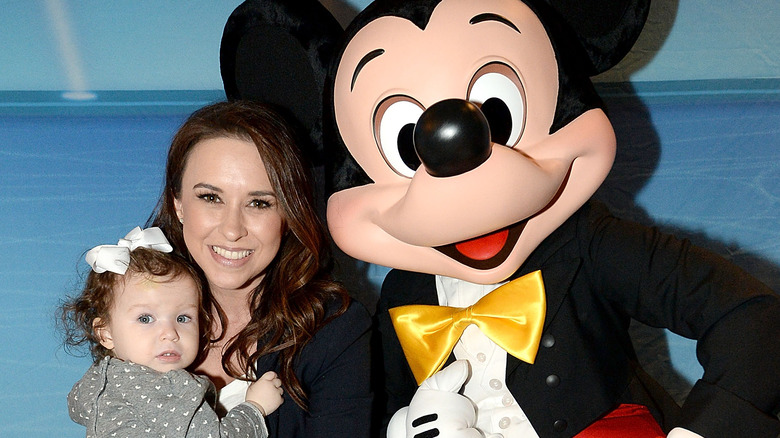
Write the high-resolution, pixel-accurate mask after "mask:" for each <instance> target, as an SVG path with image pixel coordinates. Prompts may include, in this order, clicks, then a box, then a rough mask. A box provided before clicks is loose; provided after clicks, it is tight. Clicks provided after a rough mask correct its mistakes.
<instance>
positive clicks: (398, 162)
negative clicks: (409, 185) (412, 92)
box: [374, 98, 423, 178]
mask: <svg viewBox="0 0 780 438" xmlns="http://www.w3.org/2000/svg"><path fill="white" fill-rule="evenodd" d="M388 102H389V104H383V105H381V106H380V110H379V111H378V112H377V120H376V121H375V122H374V123H375V128H374V129H375V131H376V134H375V136H376V139H377V142H378V143H379V150H380V151H382V156H383V157H384V158H385V161H386V162H387V164H388V165H389V166H390V167H391V168H392V169H393V170H394V171H395V172H396V173H397V174H399V175H401V176H405V177H407V178H411V177H412V176H413V175H414V172H415V171H416V170H417V168H418V167H420V159H419V158H418V157H417V152H415V150H414V137H413V133H414V126H415V124H417V120H418V119H419V118H420V116H421V115H422V113H423V109H422V108H421V107H420V106H419V105H418V104H417V103H415V102H412V101H410V100H403V99H400V98H395V100H390V101H388Z"/></svg>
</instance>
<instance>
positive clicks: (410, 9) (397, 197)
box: [222, 0, 780, 438]
mask: <svg viewBox="0 0 780 438" xmlns="http://www.w3.org/2000/svg"><path fill="white" fill-rule="evenodd" d="M277 3H278V4H277ZM283 3H284V2H273V1H265V2H247V3H246V4H244V5H242V6H241V7H239V9H237V11H236V13H234V16H233V17H231V21H229V22H228V26H227V27H226V34H225V38H223V47H222V50H223V52H222V56H223V58H222V60H223V78H224V79H225V84H226V90H230V89H235V88H241V86H242V84H243V86H244V88H245V89H246V90H250V89H251V90H254V91H258V92H259V94H258V95H257V96H252V97H255V98H261V99H271V100H274V99H276V100H275V101H276V102H278V103H279V104H280V105H285V98H284V89H283V88H282V87H280V86H279V81H282V79H278V78H275V77H274V76H275V75H274V74H268V71H269V70H274V71H276V73H277V74H279V75H280V77H282V76H283V77H284V81H289V80H290V78H291V77H293V78H298V77H301V75H297V74H296V72H298V71H309V70H310V69H313V70H314V71H320V70H318V68H317V66H319V65H323V64H324V63H323V59H324V58H331V57H332V58H333V63H332V69H331V71H330V76H329V79H328V80H327V81H325V82H324V88H323V89H324V94H323V95H322V98H323V101H324V102H325V108H324V112H323V113H318V114H317V117H314V118H315V119H316V120H317V123H320V124H321V127H322V129H320V130H315V131H316V132H318V133H319V134H322V133H323V132H324V133H325V134H324V135H321V136H320V137H319V141H320V143H319V145H320V146H321V150H324V153H322V155H321V158H322V160H323V161H324V162H325V164H327V165H328V166H329V169H330V171H331V172H330V175H331V176H332V177H333V178H334V179H335V189H334V191H335V193H334V194H333V195H332V196H331V197H330V199H329V200H328V204H327V221H328V226H329V229H330V231H331V234H332V236H333V238H334V241H335V242H336V244H337V245H338V246H339V247H340V248H341V249H342V250H344V251H345V252H346V253H347V254H349V255H351V256H353V257H355V258H357V259H361V260H364V261H368V262H371V263H376V264H379V265H383V266H388V267H392V268H394V269H393V270H392V271H391V272H390V273H389V274H388V275H387V278H386V279H385V281H384V284H383V287H382V293H381V297H380V301H379V306H378V310H377V320H378V330H379V332H380V333H381V338H382V357H383V359H382V363H381V366H382V368H383V370H384V391H386V393H387V418H388V419H389V417H391V416H392V420H390V424H389V426H388V428H387V435H388V436H390V437H393V438H395V437H433V436H444V437H480V436H486V437H500V436H507V437H535V436H539V437H558V436H567V437H568V436H579V437H611V436H615V437H618V436H619V437H626V436H633V437H656V436H664V431H671V432H669V435H668V436H669V437H673V438H674V437H686V436H687V437H696V436H706V437H720V436H723V437H733V436H750V437H776V436H777V435H778V434H780V421H778V418H777V415H778V412H779V411H780V373H778V372H777V370H778V369H780V352H779V351H777V349H775V348H772V347H773V346H774V344H775V342H776V340H777V339H779V338H780V299H778V295H776V294H775V293H774V292H773V291H771V290H770V289H768V288H767V287H766V286H765V285H764V284H762V283H761V282H759V281H758V280H756V279H754V278H753V277H751V276H749V275H748V274H746V273H745V272H743V271H742V270H741V269H739V268H737V267H736V266H734V265H732V264H730V263H728V262H726V261H725V260H723V259H722V258H720V257H718V256H716V255H714V254H712V253H709V252H706V251H704V250H702V249H700V248H697V247H694V246H692V245H691V244H690V243H689V242H688V241H685V240H678V239H676V238H674V237H673V236H669V235H665V234H662V233H660V232H659V231H658V230H656V229H653V228H647V227H643V226H639V225H637V224H634V223H630V222H626V221H623V220H620V219H618V218H616V217H614V216H612V215H611V214H610V213H609V212H608V211H607V210H606V208H605V207H604V206H603V205H601V204H599V203H597V202H595V201H592V200H590V198H591V196H592V195H593V193H594V192H595V191H596V189H597V188H598V187H599V186H600V185H601V184H602V183H603V181H604V179H605V178H606V176H607V174H608V172H609V170H610V168H611V166H612V163H613V161H614V156H615V148H616V140H615V135H614V132H613V129H612V125H611V123H610V121H609V119H608V118H607V116H606V114H605V112H604V111H603V109H602V108H601V106H602V104H601V101H600V100H599V98H598V96H597V94H596V93H595V91H594V89H593V87H592V84H591V82H590V79H589V77H590V76H593V75H595V74H597V73H600V72H602V71H605V70H607V69H609V68H610V67H612V66H613V65H615V64H616V63H617V62H618V61H619V60H620V59H621V58H622V57H623V56H624V55H625V54H626V53H627V51H628V50H629V49H630V47H631V46H632V45H633V43H634V41H635V40H636V38H637V37H638V35H639V32H640V31H641V28H642V26H643V24H644V21H645V19H646V16H647V11H648V8H649V4H648V3H649V2H648V1H644V0H635V1H617V0H614V1H595V0H593V1H577V0H549V1H544V0H523V1H520V0H421V1H382V0H377V1H375V2H374V3H372V4H370V5H369V6H368V7H367V8H366V9H365V10H364V11H362V12H361V13H360V14H359V15H358V16H357V17H356V18H355V19H354V20H353V22H352V23H351V24H350V26H349V27H348V28H347V29H346V31H345V33H344V35H336V33H338V32H336V33H330V34H329V35H328V37H324V36H323V33H319V32H316V31H315V32H310V33H314V34H317V38H316V41H317V44H312V43H311V39H310V36H311V35H309V31H311V30H312V26H314V25H315V24H316V23H317V20H314V21H312V20H311V18H310V15H311V14H310V12H311V10H313V9H314V8H319V9H317V10H318V14H317V15H321V14H324V12H323V10H322V9H321V6H320V5H318V4H316V2H314V3H307V2H303V1H302V2H294V3H296V4H297V6H295V7H292V6H289V5H282V4H283ZM280 5H281V6H280ZM295 9H298V10H295ZM280 11H282V12H280ZM307 15H308V17H309V18H307ZM325 15H327V14H325ZM325 15H321V16H323V17H324V16H325ZM280 16H282V17H283V19H282V18H280ZM291 23H294V24H291ZM268 29H274V30H273V31H269V30H268ZM279 29H284V30H289V34H290V35H293V38H292V40H290V41H298V42H300V47H302V49H301V50H300V53H302V54H303V56H296V57H294V58H296V59H298V60H303V62H299V63H297V64H292V63H290V65H291V66H292V65H297V67H293V68H287V65H286V63H287V61H286V59H284V57H278V56H276V57H273V58H271V57H267V58H266V62H265V63H264V62H259V61H258V59H261V58H262V54H263V53H265V51H267V50H268V47H269V46H273V44H274V40H273V39H272V38H267V37H264V36H267V35H272V34H273V35H277V34H278V33H279ZM304 35H305V37H304ZM339 39H341V41H342V43H341V45H340V46H339V48H338V49H335V48H334V45H333V44H335V41H337V40H339ZM285 41H288V40H286V39H285ZM323 41H327V42H325V43H323ZM331 43H333V44H331ZM247 54H252V55H251V56H249V55H247ZM258 57H259V58H258ZM291 58H293V56H291ZM307 61H308V64H307ZM269 62H270V63H271V64H270V66H269V65H268V64H267V63H269ZM226 65H228V68H225V66H226ZM256 71H257V72H260V71H263V72H264V73H263V74H259V73H258V74H257V75H256V74H254V72H256ZM303 76H306V75H303ZM314 76H317V75H314ZM317 77H319V76H317ZM315 82H316V81H315ZM247 84H248V85H247ZM236 85H238V87H237V86H236ZM275 93H278V94H279V95H278V96H275V97H274V94H275ZM228 95H229V96H230V97H231V98H240V97H247V93H244V94H243V95H242V93H240V92H234V93H232V95H231V92H230V91H228ZM318 98H319V97H318ZM285 106H287V105H285ZM292 106H293V107H294V106H295V105H292ZM290 111H291V112H292V113H295V116H296V117H298V118H306V117H308V118H312V117H311V113H309V114H305V113H300V112H297V111H296V109H295V108H291V110H290ZM331 119H332V120H331ZM317 123H314V125H315V126H320V125H318V124H317ZM331 126H333V127H334V128H333V129H335V132H334V134H337V136H338V139H339V140H340V142H343V144H344V145H345V146H346V148H347V149H348V151H349V156H347V155H344V154H343V153H342V152H341V151H340V150H338V149H329V148H330V147H333V146H335V145H336V144H337V143H338V142H336V141H329V140H330V138H329V137H328V135H327V134H328V129H330V128H331ZM323 139H324V140H323ZM366 177H367V178H366ZM631 318H634V319H637V320H639V321H641V322H644V323H645V324H648V325H651V326H656V327H665V328H668V329H670V330H671V331H673V332H675V333H677V334H680V335H682V336H686V337H689V338H693V339H696V340H697V341H698V343H697V353H698V358H699V361H700V362H701V364H702V365H703V367H704V375H703V376H702V378H701V379H700V380H699V381H698V382H696V384H695V386H694V387H693V389H692V391H691V392H690V395H689V396H688V398H687V400H686V402H685V404H684V406H682V408H680V407H679V406H677V405H676V404H675V403H674V402H673V401H672V400H671V398H670V397H669V396H668V395H667V394H666V393H665V391H664V390H663V389H662V388H661V387H660V386H659V385H658V384H656V383H655V382H654V381H653V380H652V379H651V378H650V377H649V376H648V375H647V374H646V373H644V371H643V370H642V369H641V368H640V367H639V365H638V364H637V359H636V354H635V352H634V349H633V346H632V344H631V340H630V338H629V335H628V325H629V322H630V320H631ZM659 425H660V427H659Z"/></svg>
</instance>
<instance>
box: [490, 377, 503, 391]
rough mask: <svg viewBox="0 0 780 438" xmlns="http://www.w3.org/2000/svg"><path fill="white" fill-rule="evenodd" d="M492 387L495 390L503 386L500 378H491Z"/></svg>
mask: <svg viewBox="0 0 780 438" xmlns="http://www.w3.org/2000/svg"><path fill="white" fill-rule="evenodd" d="M490 387H491V388H493V389H495V390H499V389H501V387H502V385H501V381H500V380H498V379H491V380H490Z"/></svg>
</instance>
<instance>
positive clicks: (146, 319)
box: [138, 315, 154, 324]
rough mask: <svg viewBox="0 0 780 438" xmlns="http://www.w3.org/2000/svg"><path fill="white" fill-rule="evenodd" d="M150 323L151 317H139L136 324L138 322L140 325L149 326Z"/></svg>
mask: <svg viewBox="0 0 780 438" xmlns="http://www.w3.org/2000/svg"><path fill="white" fill-rule="evenodd" d="M152 321H154V318H152V315H141V316H139V317H138V322H140V323H141V324H151V323H152Z"/></svg>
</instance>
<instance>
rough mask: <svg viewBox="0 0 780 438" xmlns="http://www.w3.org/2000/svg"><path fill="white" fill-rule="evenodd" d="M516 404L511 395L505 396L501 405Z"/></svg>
mask: <svg viewBox="0 0 780 438" xmlns="http://www.w3.org/2000/svg"><path fill="white" fill-rule="evenodd" d="M514 402H515V401H514V400H513V399H512V396H511V395H505V396H504V397H503V398H502V399H501V403H502V404H503V405H504V406H512V403H514Z"/></svg>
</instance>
